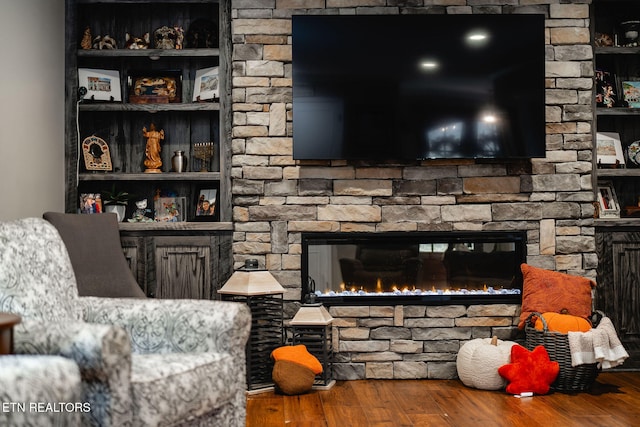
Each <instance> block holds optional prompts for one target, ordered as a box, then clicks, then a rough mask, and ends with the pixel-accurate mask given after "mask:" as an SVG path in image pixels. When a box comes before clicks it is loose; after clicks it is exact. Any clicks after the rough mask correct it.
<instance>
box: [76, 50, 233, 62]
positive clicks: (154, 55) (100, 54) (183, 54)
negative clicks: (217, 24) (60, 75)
mask: <svg viewBox="0 0 640 427" xmlns="http://www.w3.org/2000/svg"><path fill="white" fill-rule="evenodd" d="M216 56H220V49H217V48H215V49H84V50H78V57H85V58H89V57H91V58H121V57H122V58H124V57H134V58H149V59H150V60H152V61H153V60H156V59H160V58H175V57H180V58H190V57H193V58H196V57H216Z"/></svg>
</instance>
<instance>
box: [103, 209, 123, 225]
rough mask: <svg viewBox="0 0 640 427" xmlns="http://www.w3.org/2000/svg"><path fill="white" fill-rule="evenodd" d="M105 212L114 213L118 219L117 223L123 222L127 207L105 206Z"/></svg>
mask: <svg viewBox="0 0 640 427" xmlns="http://www.w3.org/2000/svg"><path fill="white" fill-rule="evenodd" d="M104 210H105V212H114V213H115V214H116V216H117V217H118V222H122V221H124V216H125V214H126V212H127V207H126V206H125V205H105V206H104Z"/></svg>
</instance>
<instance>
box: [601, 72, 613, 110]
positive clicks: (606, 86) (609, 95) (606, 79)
mask: <svg viewBox="0 0 640 427" xmlns="http://www.w3.org/2000/svg"><path fill="white" fill-rule="evenodd" d="M616 104H618V88H617V84H616V77H615V75H613V74H611V73H610V72H609V71H605V70H596V106H598V107H606V108H612V107H615V106H616Z"/></svg>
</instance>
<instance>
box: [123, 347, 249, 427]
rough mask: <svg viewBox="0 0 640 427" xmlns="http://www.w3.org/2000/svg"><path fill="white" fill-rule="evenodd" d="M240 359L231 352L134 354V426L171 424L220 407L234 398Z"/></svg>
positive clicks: (132, 382)
mask: <svg viewBox="0 0 640 427" xmlns="http://www.w3.org/2000/svg"><path fill="white" fill-rule="evenodd" d="M238 362H239V361H238V360H237V359H234V358H233V357H232V356H231V354H229V353H166V354H134V355H132V360H131V390H132V394H133V407H134V409H133V417H134V420H133V425H172V424H173V423H175V422H178V421H179V420H183V419H185V418H187V417H189V416H191V417H199V416H201V415H203V414H207V413H210V412H212V411H213V410H215V409H216V408H220V407H221V406H223V405H225V404H226V403H228V402H230V401H231V399H233V398H234V397H235V394H236V390H237V388H238V384H237V376H236V375H235V372H237V371H236V369H234V365H235V364H237V363H238ZM242 387H243V388H244V384H243V385H242Z"/></svg>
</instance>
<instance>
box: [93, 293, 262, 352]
mask: <svg viewBox="0 0 640 427" xmlns="http://www.w3.org/2000/svg"><path fill="white" fill-rule="evenodd" d="M80 301H81V302H82V305H83V308H84V313H85V320H86V321H87V322H91V323H106V324H114V325H118V326H121V327H123V328H124V329H125V330H126V331H127V332H129V335H130V336H131V343H132V351H133V353H139V354H144V353H175V352H194V353H200V352H228V353H232V355H233V356H236V357H243V358H244V351H245V350H244V349H245V344H246V342H247V339H248V337H249V331H250V329H251V312H250V311H249V308H248V307H247V306H246V305H245V304H242V303H238V302H230V301H210V300H166V299H165V300H163V299H138V298H98V297H80Z"/></svg>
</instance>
